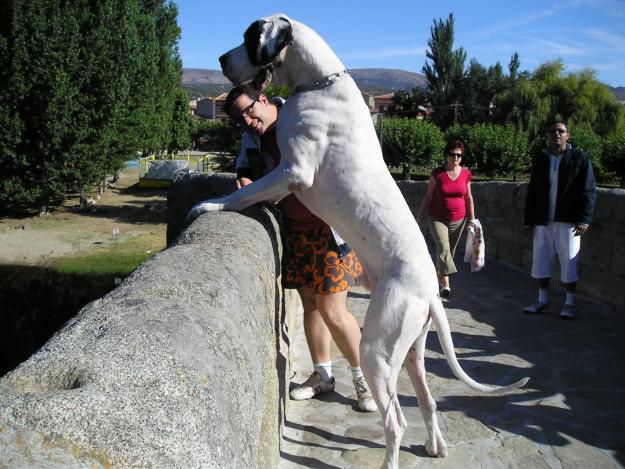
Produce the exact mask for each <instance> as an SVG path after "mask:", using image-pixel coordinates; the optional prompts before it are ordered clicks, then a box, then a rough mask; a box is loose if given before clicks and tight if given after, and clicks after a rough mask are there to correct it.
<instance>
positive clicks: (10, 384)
mask: <svg viewBox="0 0 625 469" xmlns="http://www.w3.org/2000/svg"><path fill="white" fill-rule="evenodd" d="M194 182H195V181H194ZM218 182H219V181H218ZM222 182H223V181H222ZM213 183H215V181H213ZM216 185H217V184H214V185H213V187H215V186H216ZM200 186H201V185H199V186H198V187H200ZM189 187H191V188H192V187H195V186H193V183H191V184H190V186H189ZM178 189H179V190H180V188H178ZM185 197H187V196H185ZM192 198H193V197H191V196H189V200H190V199H192ZM182 206H183V204H181V203H179V204H178V205H177V207H178V208H179V209H180V210H183V212H181V214H182V217H183V218H184V216H185V215H186V210H187V209H188V207H184V208H183V207H182ZM280 256H281V242H280V236H279V228H278V224H277V223H276V219H275V217H274V216H273V214H272V213H271V212H270V211H268V210H267V209H261V208H258V207H256V208H251V209H249V210H247V211H246V212H245V213H244V214H239V213H232V212H219V213H209V214H204V215H202V216H200V217H199V218H198V219H197V220H196V221H194V222H193V223H192V224H191V226H190V227H189V228H187V229H186V230H182V231H181V234H180V235H179V236H177V237H176V236H174V235H172V239H171V240H170V247H169V248H168V249H166V250H165V251H163V252H161V253H159V254H157V255H156V256H154V257H153V258H151V259H150V260H149V261H147V262H146V263H144V264H143V265H142V266H141V267H140V268H139V269H137V270H136V271H135V272H134V273H133V274H132V275H131V276H130V277H128V278H127V279H126V280H124V282H123V283H122V284H121V285H120V286H119V287H118V288H116V289H115V290H114V291H112V292H111V293H109V294H108V295H106V296H105V297H103V298H102V299H100V300H97V301H94V302H92V303H90V304H89V305H87V306H86V307H85V308H84V309H83V310H81V311H80V313H79V314H78V315H77V316H76V317H75V318H74V319H72V320H71V321H69V322H68V323H67V324H66V325H65V326H64V327H63V329H62V330H60V331H59V332H58V333H57V334H56V335H55V336H54V337H53V338H52V339H51V340H50V341H49V342H48V343H47V344H46V345H44V346H43V347H42V349H41V350H40V351H38V352H37V353H36V354H34V355H33V356H32V357H31V358H30V359H29V360H27V361H26V362H24V363H23V364H22V365H20V366H19V367H18V368H16V369H15V370H13V371H12V372H10V373H8V374H7V375H5V376H4V377H3V378H1V379H0V461H2V464H0V466H4V465H7V466H8V467H47V468H60V467H93V466H94V465H97V466H104V467H111V466H113V467H185V468H186V467H189V468H193V467H197V468H199V467H201V468H223V467H241V468H248V467H263V468H264V467H276V465H277V462H278V459H279V441H280V434H281V431H280V428H281V425H282V422H283V416H284V412H285V405H286V401H287V400H285V395H286V390H287V388H288V376H289V374H288V373H289V371H288V359H287V357H288V347H287V344H288V339H287V333H288V327H287V326H288V322H289V320H290V316H289V314H291V313H292V312H295V311H297V310H298V308H299V307H300V306H299V300H298V298H297V296H296V294H292V292H289V294H287V295H285V294H284V293H283V290H282V288H281V287H280V279H279V275H280Z"/></svg>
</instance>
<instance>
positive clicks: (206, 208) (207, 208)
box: [187, 200, 224, 222]
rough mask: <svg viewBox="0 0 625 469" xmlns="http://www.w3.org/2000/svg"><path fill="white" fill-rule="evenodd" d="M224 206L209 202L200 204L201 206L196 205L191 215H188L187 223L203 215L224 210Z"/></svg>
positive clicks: (190, 212) (190, 211)
mask: <svg viewBox="0 0 625 469" xmlns="http://www.w3.org/2000/svg"><path fill="white" fill-rule="evenodd" d="M223 208H224V204H221V203H217V202H212V201H210V200H207V201H205V202H200V203H199V204H195V205H194V206H193V208H192V209H191V210H189V213H188V214H187V222H191V221H193V220H195V219H196V218H197V217H199V216H200V215H201V214H203V213H206V212H217V211H219V210H223Z"/></svg>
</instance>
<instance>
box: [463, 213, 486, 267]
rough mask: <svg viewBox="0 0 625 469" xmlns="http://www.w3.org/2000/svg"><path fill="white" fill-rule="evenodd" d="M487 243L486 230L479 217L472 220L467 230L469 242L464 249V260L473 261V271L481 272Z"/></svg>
mask: <svg viewBox="0 0 625 469" xmlns="http://www.w3.org/2000/svg"><path fill="white" fill-rule="evenodd" d="M485 255H486V243H485V242H484V230H483V229H482V224H481V223H480V221H479V220H478V219H475V220H471V225H469V230H468V232H467V244H466V246H465V249H464V261H465V262H470V263H471V272H479V271H480V270H482V268H483V267H484V264H485V262H486V261H485V259H484V257H485Z"/></svg>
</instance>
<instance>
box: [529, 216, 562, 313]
mask: <svg viewBox="0 0 625 469" xmlns="http://www.w3.org/2000/svg"><path fill="white" fill-rule="evenodd" d="M555 256H556V249H555V241H554V237H553V223H550V224H549V225H547V226H544V225H538V226H535V227H534V242H533V250H532V277H534V278H535V279H536V281H537V282H538V301H537V302H536V303H534V304H532V305H530V306H527V307H525V308H523V312H525V313H528V314H536V313H544V312H546V311H547V310H548V288H549V280H550V277H551V265H552V264H553V261H554V260H555Z"/></svg>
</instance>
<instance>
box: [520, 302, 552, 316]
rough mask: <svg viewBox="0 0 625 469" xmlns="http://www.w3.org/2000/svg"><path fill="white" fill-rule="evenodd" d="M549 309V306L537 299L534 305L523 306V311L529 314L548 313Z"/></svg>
mask: <svg viewBox="0 0 625 469" xmlns="http://www.w3.org/2000/svg"><path fill="white" fill-rule="evenodd" d="M547 311H549V306H548V305H547V303H543V302H542V301H537V302H536V303H534V304H533V305H530V306H527V307H525V308H523V312H524V313H527V314H540V313H546V312H547Z"/></svg>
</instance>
